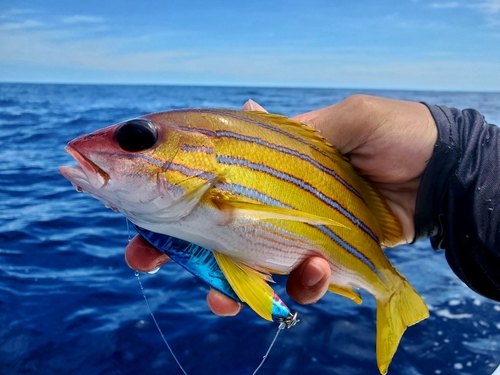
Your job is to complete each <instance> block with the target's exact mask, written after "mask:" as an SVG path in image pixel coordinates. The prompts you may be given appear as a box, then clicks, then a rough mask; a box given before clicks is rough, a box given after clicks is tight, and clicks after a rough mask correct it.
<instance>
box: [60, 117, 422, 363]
mask: <svg viewBox="0 0 500 375" xmlns="http://www.w3.org/2000/svg"><path fill="white" fill-rule="evenodd" d="M141 126H144V127H143V128H141ZM123 129H135V130H137V131H138V132H135V133H134V134H133V135H131V137H132V138H128V134H127V133H126V130H123ZM140 132H146V134H147V138H145V141H144V142H146V144H147V146H146V147H142V148H139V149H134V150H129V149H127V147H128V145H132V146H134V139H133V137H138V135H137V134H141V133H140ZM118 134H119V135H118ZM121 140H122V141H123V140H126V142H123V144H121V143H120V141H121ZM144 142H143V141H141V143H140V144H143V143H144ZM148 142H150V143H148ZM67 150H68V152H69V153H70V154H71V155H73V156H74V157H75V159H77V161H78V162H79V163H80V164H81V168H78V167H73V168H71V167H62V168H61V172H62V173H63V175H65V176H66V177H67V178H68V179H70V180H71V181H72V182H73V184H75V186H77V188H78V189H80V190H82V191H85V192H88V193H90V194H91V195H92V196H93V197H95V198H97V199H100V200H102V201H103V203H105V204H106V205H107V206H109V207H113V208H115V209H116V210H118V211H121V212H122V213H124V214H125V215H126V216H127V217H128V218H129V219H130V220H131V221H132V222H133V223H134V224H135V225H136V226H138V227H140V228H143V229H144V230H145V231H149V233H153V234H156V235H165V236H171V237H176V238H178V239H180V240H183V241H187V242H188V243H192V244H195V245H196V246H198V248H203V249H204V251H207V252H208V253H209V254H212V255H213V257H214V259H215V261H214V262H216V263H217V264H218V266H219V267H220V270H221V272H222V274H223V275H224V277H225V279H226V281H227V282H228V284H229V286H230V289H231V290H232V291H233V292H234V293H235V294H236V295H237V297H238V298H239V299H240V300H242V301H244V302H245V303H247V304H248V305H249V306H250V307H251V308H252V309H253V310H254V311H255V312H257V313H258V314H259V315H260V316H261V317H263V318H264V319H267V320H272V319H273V317H274V316H273V311H274V310H273V309H274V306H277V305H276V303H277V302H276V301H281V300H279V297H277V296H276V294H275V293H274V291H273V290H272V289H271V288H270V287H269V285H268V284H267V282H266V281H268V280H269V278H270V275H269V273H270V274H272V273H278V274H286V273H289V272H291V271H292V270H293V269H295V268H296V267H297V266H298V265H299V264H300V263H301V262H302V261H303V260H304V259H305V258H307V257H310V256H313V255H315V256H321V257H323V258H324V259H326V261H327V262H328V263H329V264H330V268H331V270H332V278H331V280H330V286H329V290H330V291H332V292H334V293H337V294H340V295H342V296H344V297H347V298H349V299H351V300H353V301H354V302H356V303H361V298H360V297H359V294H358V293H357V292H356V289H358V288H362V289H364V290H366V291H368V292H369V293H370V294H372V295H373V297H374V298H375V300H376V302H377V362H378V366H379V370H380V372H381V373H386V372H387V368H388V366H389V363H390V361H391V359H392V357H393V355H394V353H395V351H396V349H397V346H398V343H399V341H400V338H401V336H402V334H403V333H404V331H405V330H406V328H407V327H408V326H410V325H412V324H415V323H417V322H418V321H420V320H422V319H425V318H426V317H427V316H428V310H427V308H426V306H425V304H424V302H423V301H422V299H421V298H420V296H418V294H417V293H416V292H415V291H414V290H413V288H412V287H411V285H410V284H409V283H408V281H407V280H406V279H405V278H404V277H403V276H402V275H401V274H399V272H398V271H397V270H396V269H395V268H394V267H393V266H392V265H391V263H390V262H389V260H388V259H387V258H386V257H385V255H384V253H383V251H382V246H393V245H396V244H397V243H399V242H400V241H401V240H402V235H401V225H400V223H399V221H398V220H397V218H396V217H395V216H394V214H393V213H392V212H391V210H390V209H389V206H388V205H387V203H386V202H385V200H384V199H383V197H382V196H381V195H380V194H379V193H378V192H377V191H376V189H374V188H373V187H372V186H371V185H370V184H369V183H368V182H367V181H366V180H364V179H363V178H362V177H361V176H359V174H358V173H357V172H356V171H355V170H354V169H353V167H352V166H351V165H350V164H349V162H348V161H347V159H346V158H345V157H343V156H342V155H341V154H340V153H339V152H338V151H336V150H335V149H334V148H333V147H332V146H331V145H330V144H328V143H327V142H326V141H325V140H324V139H323V138H322V137H321V136H320V135H319V134H318V133H316V132H315V131H314V130H312V129H310V128H308V127H306V126H304V125H302V124H300V123H297V122H294V121H292V120H290V119H287V118H285V117H283V116H279V115H269V114H266V113H261V112H242V111H231V110H219V109H193V110H178V111H170V112H161V113H156V114H151V115H146V116H143V117H141V118H140V119H136V120H130V121H127V122H124V123H119V124H117V125H114V126H111V127H108V128H106V129H103V130H100V131H97V132H95V133H93V134H92V135H90V136H83V137H80V138H77V139H75V140H73V141H72V142H70V143H69V145H68V148H67ZM96 176H97V177H96ZM117 196H119V199H118V198H117ZM143 233H146V232H143ZM212 255H211V256H212ZM279 303H281V302H279ZM279 303H278V304H279ZM285 311H287V310H285Z"/></svg>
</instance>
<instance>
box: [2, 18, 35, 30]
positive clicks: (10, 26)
mask: <svg viewBox="0 0 500 375" xmlns="http://www.w3.org/2000/svg"><path fill="white" fill-rule="evenodd" d="M43 26H45V23H44V22H41V21H38V20H33V19H28V20H23V21H18V22H5V23H1V24H0V30H25V29H35V28H40V27H43Z"/></svg>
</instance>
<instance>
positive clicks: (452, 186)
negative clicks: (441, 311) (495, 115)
mask: <svg viewBox="0 0 500 375" xmlns="http://www.w3.org/2000/svg"><path fill="white" fill-rule="evenodd" d="M428 108H429V110H430V111H431V113H432V115H433V117H434V120H435V121H436V124H437V128H438V133H439V137H438V141H437V142H436V145H435V148H434V153H433V156H432V158H431V159H430V160H429V163H428V166H427V168H426V170H425V171H424V174H423V176H422V180H421V184H420V188H419V191H418V196H417V204H416V213H415V232H416V239H419V238H424V237H431V243H432V246H433V247H434V248H435V249H446V258H447V260H448V262H449V264H450V266H451V268H452V269H453V270H454V271H455V273H456V274H457V275H458V276H459V277H460V278H461V279H462V280H463V281H464V282H465V283H466V284H467V285H468V286H469V287H470V288H471V289H473V290H475V291H476V292H478V293H479V294H482V295H484V296H486V297H488V298H491V299H495V300H498V301H500V206H499V204H500V132H499V130H500V129H499V128H498V127H496V126H494V125H489V124H487V123H486V122H485V121H484V118H483V117H482V116H481V115H480V114H479V113H478V112H477V111H474V110H465V111H459V110H456V109H449V108H446V107H437V106H428Z"/></svg>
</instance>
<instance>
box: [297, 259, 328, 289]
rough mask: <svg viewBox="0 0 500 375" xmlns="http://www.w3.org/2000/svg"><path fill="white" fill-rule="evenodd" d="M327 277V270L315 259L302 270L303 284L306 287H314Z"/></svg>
mask: <svg viewBox="0 0 500 375" xmlns="http://www.w3.org/2000/svg"><path fill="white" fill-rule="evenodd" d="M323 277H325V271H323V269H322V268H321V267H319V266H318V265H317V264H316V263H315V262H314V261H311V262H310V263H309V264H308V265H307V267H306V268H305V269H304V272H302V285H304V286H305V287H306V288H312V287H313V286H315V285H316V284H318V283H319V282H320V281H321V279H322V278H323Z"/></svg>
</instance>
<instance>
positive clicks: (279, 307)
mask: <svg viewBox="0 0 500 375" xmlns="http://www.w3.org/2000/svg"><path fill="white" fill-rule="evenodd" d="M135 229H136V230H137V232H138V233H139V234H140V235H141V236H142V237H143V238H144V239H145V240H146V241H148V242H149V243H150V244H151V245H153V246H154V247H156V248H157V249H158V250H160V251H161V252H163V253H164V254H166V255H167V256H168V257H169V258H170V259H172V260H173V261H175V262H176V263H178V264H179V265H181V266H182V267H183V268H184V269H186V270H187V271H189V272H190V273H192V274H193V275H194V276H196V277H198V278H199V279H201V280H203V281H204V282H206V283H207V284H208V285H210V286H211V287H213V288H214V289H217V290H218V291H219V292H221V293H223V294H225V295H226V296H228V297H229V298H231V299H233V300H235V301H236V302H239V303H243V302H242V301H241V300H240V299H239V298H238V296H237V295H236V293H235V292H234V290H233V288H232V287H231V285H230V284H229V282H228V281H227V279H226V277H225V276H224V274H223V273H222V271H221V269H220V267H219V265H218V263H217V261H216V259H215V256H214V254H213V253H212V252H211V251H210V250H207V249H205V248H203V247H201V246H198V245H195V244H193V243H191V242H187V241H184V240H181V239H179V238H175V237H172V236H167V235H165V234H159V233H155V232H151V231H149V230H147V229H144V228H141V227H139V226H137V225H135ZM272 317H273V321H275V322H277V323H279V324H284V326H285V328H291V327H293V326H294V325H295V324H297V322H298V321H299V320H298V319H297V313H296V312H291V311H290V309H289V308H288V307H287V306H286V305H285V303H284V302H283V301H282V300H281V298H280V297H279V296H278V295H277V294H276V293H274V296H273V298H272Z"/></svg>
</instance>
